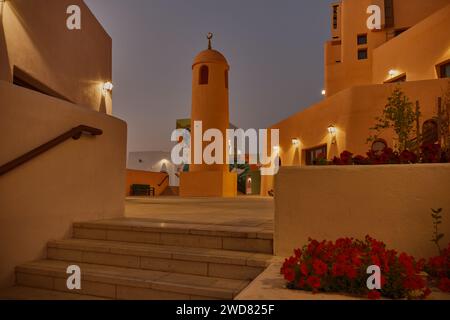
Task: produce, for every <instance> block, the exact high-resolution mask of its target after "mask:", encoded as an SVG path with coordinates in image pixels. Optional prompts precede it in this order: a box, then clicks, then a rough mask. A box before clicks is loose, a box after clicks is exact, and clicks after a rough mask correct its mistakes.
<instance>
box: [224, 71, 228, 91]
mask: <svg viewBox="0 0 450 320" xmlns="http://www.w3.org/2000/svg"><path fill="white" fill-rule="evenodd" d="M225 88H227V89H228V70H225Z"/></svg>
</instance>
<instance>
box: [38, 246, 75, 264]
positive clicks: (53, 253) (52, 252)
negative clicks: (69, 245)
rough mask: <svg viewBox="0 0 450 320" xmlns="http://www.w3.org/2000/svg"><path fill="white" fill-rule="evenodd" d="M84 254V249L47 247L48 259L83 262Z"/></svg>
mask: <svg viewBox="0 0 450 320" xmlns="http://www.w3.org/2000/svg"><path fill="white" fill-rule="evenodd" d="M82 255H83V253H82V251H79V250H69V249H59V248H51V247H50V248H47V258H48V259H54V260H63V261H77V262H82V261H83V260H82Z"/></svg>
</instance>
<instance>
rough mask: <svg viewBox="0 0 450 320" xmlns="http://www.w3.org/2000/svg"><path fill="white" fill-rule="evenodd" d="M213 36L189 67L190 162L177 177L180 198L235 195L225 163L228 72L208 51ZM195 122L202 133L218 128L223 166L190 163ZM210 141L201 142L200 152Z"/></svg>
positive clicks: (217, 54)
mask: <svg viewBox="0 0 450 320" xmlns="http://www.w3.org/2000/svg"><path fill="white" fill-rule="evenodd" d="M212 37H213V35H212V34H211V33H209V34H208V49H207V50H204V51H202V52H200V53H199V54H198V55H197V56H196V57H195V59H194V63H193V65H192V112H191V154H192V155H191V159H192V164H191V165H190V166H189V172H187V173H182V174H181V177H180V179H181V180H180V195H181V196H200V197H203V196H205V197H207V196H211V197H232V196H236V194H237V176H236V173H230V172H229V169H228V167H229V166H228V165H227V161H226V157H227V156H228V150H227V149H228V141H226V130H227V129H228V127H229V110H228V71H229V69H230V67H229V65H228V62H227V60H226V58H225V57H224V56H223V55H222V54H221V53H220V52H219V51H217V50H213V49H212V44H211V40H212ZM195 121H201V122H202V132H205V131H206V130H208V129H218V130H219V131H220V132H222V136H223V164H211V165H208V164H205V163H202V164H194V152H195V150H196V148H197V149H198V148H199V147H200V146H199V145H196V144H195V140H196V139H195V138H196V137H195V131H196V130H195V124H194V122H195ZM209 143H210V142H204V143H203V146H202V150H204V148H205V147H206V146H207V145H208V144H209Z"/></svg>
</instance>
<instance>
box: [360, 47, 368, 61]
mask: <svg viewBox="0 0 450 320" xmlns="http://www.w3.org/2000/svg"><path fill="white" fill-rule="evenodd" d="M367 58H368V53H367V49H359V50H358V60H366V59H367Z"/></svg>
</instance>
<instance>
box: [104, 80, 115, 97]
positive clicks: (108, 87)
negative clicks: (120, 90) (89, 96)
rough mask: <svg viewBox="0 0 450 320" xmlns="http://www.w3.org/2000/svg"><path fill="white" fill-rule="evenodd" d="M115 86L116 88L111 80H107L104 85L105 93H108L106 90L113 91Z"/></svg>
mask: <svg viewBox="0 0 450 320" xmlns="http://www.w3.org/2000/svg"><path fill="white" fill-rule="evenodd" d="M113 88H114V85H113V84H112V83H111V82H109V81H108V82H105V83H104V84H103V87H102V89H103V94H106V92H108V91H110V92H111V91H112V89H113Z"/></svg>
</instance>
